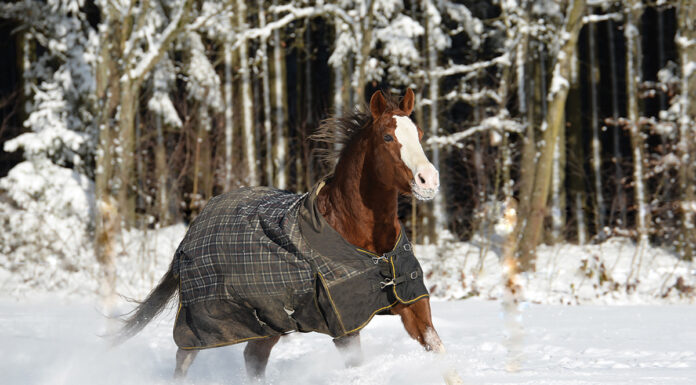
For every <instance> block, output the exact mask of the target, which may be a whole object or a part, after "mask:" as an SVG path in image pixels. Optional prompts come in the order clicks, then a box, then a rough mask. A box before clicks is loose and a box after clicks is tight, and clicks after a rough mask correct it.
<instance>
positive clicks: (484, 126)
mask: <svg viewBox="0 0 696 385" xmlns="http://www.w3.org/2000/svg"><path fill="white" fill-rule="evenodd" d="M524 127H525V126H524V125H523V124H520V123H519V122H517V121H515V120H512V119H510V118H508V117H507V113H500V114H498V115H496V116H491V117H488V118H486V119H483V120H482V121H481V122H480V123H479V124H478V125H476V126H473V127H470V128H468V129H466V130H464V131H460V132H455V133H454V134H450V135H441V136H431V137H430V138H429V139H428V140H427V141H426V142H425V144H426V145H428V146H431V147H432V146H439V147H442V146H457V145H459V142H461V141H462V140H464V139H466V138H468V137H470V136H472V135H474V134H477V133H479V132H485V131H495V132H497V133H499V134H501V133H503V132H514V133H522V132H523V131H524Z"/></svg>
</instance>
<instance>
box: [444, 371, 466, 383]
mask: <svg viewBox="0 0 696 385" xmlns="http://www.w3.org/2000/svg"><path fill="white" fill-rule="evenodd" d="M444 377H445V384H446V385H464V380H462V378H461V377H459V373H457V372H456V371H454V370H451V371H449V372H447V373H446V374H445V376H444Z"/></svg>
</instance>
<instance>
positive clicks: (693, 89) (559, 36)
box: [0, 0, 696, 297]
mask: <svg viewBox="0 0 696 385" xmlns="http://www.w3.org/2000/svg"><path fill="white" fill-rule="evenodd" d="M0 18H1V20H2V21H1V23H0V35H1V36H2V37H3V38H2V40H1V42H0V52H2V54H0V56H1V57H2V60H0V72H1V73H2V74H3V76H2V78H0V92H1V94H0V119H1V120H0V122H1V126H0V144H2V146H0V178H1V179H0V266H1V267H2V270H1V271H2V274H0V278H3V283H2V286H1V287H2V289H3V290H4V291H7V292H13V291H16V290H20V289H18V288H26V287H29V288H31V287H38V286H41V285H44V286H45V282H51V284H50V285H48V287H49V288H60V287H63V286H69V285H70V281H71V280H74V278H71V277H73V276H77V275H76V274H78V273H80V272H81V271H82V270H84V269H85V266H92V264H95V265H96V267H94V269H93V271H91V273H90V274H88V275H87V276H88V279H93V280H94V281H95V282H99V287H98V290H99V292H100V294H101V295H102V296H105V297H108V296H113V295H114V293H115V291H116V289H115V287H116V281H117V279H119V278H118V277H119V275H121V276H124V275H125V276H128V275H130V274H133V273H134V272H136V271H149V270H152V267H153V266H154V265H162V264H166V263H167V262H168V260H165V261H164V262H163V261H157V260H150V259H148V257H147V256H145V255H143V254H142V253H140V254H139V255H138V256H136V257H133V258H132V259H131V260H129V261H131V262H134V263H136V264H137V265H130V268H126V270H125V271H124V270H123V269H121V268H117V266H120V265H119V258H125V257H124V255H126V254H128V253H135V254H138V251H137V250H135V251H133V250H127V249H128V246H127V244H128V242H127V240H128V239H132V238H134V237H136V235H135V234H139V235H138V236H140V237H142V238H147V237H148V234H150V233H152V232H156V231H157V230H158V229H164V228H167V226H170V225H173V224H177V223H182V222H184V223H188V222H190V221H191V220H192V219H193V218H195V216H196V214H197V213H198V212H199V211H200V210H201V208H202V207H203V205H204V204H205V202H207V200H208V199H210V198H211V197H212V196H214V195H217V194H220V193H222V192H225V191H228V190H231V189H234V188H237V187H241V186H248V185H268V186H275V187H278V188H281V189H288V190H292V191H296V192H305V191H307V190H308V189H309V188H310V187H311V186H312V185H313V184H314V183H315V182H316V181H317V180H318V179H319V178H320V177H321V176H323V175H325V174H326V173H327V172H328V171H329V170H330V165H326V164H322V163H321V162H319V160H318V158H317V157H316V156H315V154H316V150H317V149H318V148H319V147H320V146H321V144H317V143H314V142H312V141H311V140H309V137H310V136H311V134H312V133H313V132H314V131H315V130H316V128H317V127H318V125H319V124H320V122H321V120H322V119H324V118H326V117H328V116H330V115H341V114H344V113H345V112H346V111H349V110H351V109H353V108H355V106H359V105H361V104H363V103H364V102H365V101H366V100H369V97H370V96H371V94H372V93H373V92H374V91H375V90H377V89H381V90H387V91H393V92H394V93H395V94H403V91H404V90H405V88H406V87H411V88H412V89H414V91H415V92H416V95H417V98H416V110H415V112H414V115H413V118H414V120H415V121H416V122H417V123H418V125H419V126H420V127H421V128H422V129H423V130H424V131H425V133H426V136H425V139H424V148H425V149H426V152H427V153H428V154H429V157H430V159H431V160H432V162H433V163H434V164H435V165H436V167H437V168H438V169H439V170H440V177H441V183H442V187H441V191H440V193H439V194H438V196H437V198H436V199H435V200H434V201H433V202H430V203H422V202H418V203H416V202H415V200H412V199H410V198H408V197H404V198H403V199H402V204H401V206H400V216H401V219H402V222H403V223H404V224H405V225H406V227H407V228H408V231H409V235H410V237H411V239H412V240H413V241H414V242H415V243H418V244H425V245H428V244H431V245H435V246H437V247H440V248H439V249H438V248H436V249H435V250H436V251H435V252H434V254H433V255H434V256H433V258H432V260H434V261H436V263H437V264H441V265H443V266H445V265H446V260H447V258H455V257H457V254H456V253H451V252H450V251H451V250H452V248H453V247H454V246H452V245H457V244H458V243H457V242H459V241H476V240H478V241H480V240H488V241H490V242H492V244H493V246H495V242H496V239H499V238H500V236H503V237H504V238H507V237H510V239H513V240H514V242H512V243H511V245H512V249H509V250H507V251H506V252H508V253H509V254H510V255H512V256H513V257H514V260H515V261H517V262H518V264H519V266H520V269H521V270H522V271H530V272H532V271H534V270H535V268H536V262H537V256H538V255H537V252H536V251H537V250H538V245H540V244H547V245H570V244H578V245H586V244H601V243H603V242H605V241H606V240H607V239H610V238H612V237H614V238H615V237H624V238H629V239H631V240H632V241H633V242H634V246H635V253H634V255H633V257H632V259H631V260H630V262H629V267H628V271H629V273H628V274H627V275H626V277H625V279H622V280H621V282H620V283H619V282H618V280H617V281H616V282H614V281H613V280H611V279H610V277H607V273H606V269H605V267H604V265H603V264H602V263H601V261H600V259H599V257H595V259H596V260H597V262H598V263H596V264H595V265H593V266H594V267H592V268H590V267H589V264H590V263H591V262H592V261H591V260H590V259H587V258H585V259H584V260H582V261H576V262H574V263H576V264H577V265H579V266H581V270H582V269H584V270H582V271H583V272H584V274H586V275H588V276H589V275H596V277H598V278H597V279H598V282H599V284H600V285H602V284H604V283H606V282H607V281H611V282H610V283H611V284H612V285H614V287H613V288H612V290H623V291H630V290H632V288H635V287H636V285H638V284H639V283H640V279H639V277H638V273H635V274H634V273H633V272H634V271H640V268H641V264H643V265H644V266H643V268H644V269H645V268H646V266H647V269H650V264H649V262H646V261H644V260H643V259H644V256H645V258H648V257H650V255H649V254H650V253H651V252H652V251H651V250H654V248H655V247H658V248H660V249H661V250H666V251H667V252H668V254H669V258H670V259H671V260H673V261H674V269H673V271H675V270H676V266H682V267H683V266H686V267H687V270H688V269H689V268H690V266H692V265H691V264H690V263H691V262H690V261H691V260H692V258H693V256H694V253H695V251H694V250H696V227H695V223H696V222H695V220H696V218H694V217H695V215H696V185H695V183H694V182H696V181H695V179H696V159H694V157H693V156H692V154H695V153H696V152H695V151H696V102H695V101H694V97H695V96H696V4H693V2H691V1H688V0H680V1H667V0H664V1H662V0H657V1H640V0H627V1H604V0H577V1H560V0H520V1H517V0H497V1H496V0H464V1H450V0H419V1H407V0H365V1H361V0H339V1H307V0H295V1H287V2H279V1H277V0H272V1H267V0H258V1H253V2H251V1H247V2H245V1H242V0H234V1H233V0H226V1H210V0H197V1H193V0H169V1H159V0H141V1H135V0H132V1H129V0H117V1H106V0H48V1H39V0H21V1H14V2H8V3H4V4H2V5H0ZM512 198H514V199H512ZM511 202H519V203H518V204H517V205H516V221H512V222H510V223H504V222H505V221H506V220H509V218H508V217H506V216H505V215H504V213H505V212H506V211H505V210H506V209H509V208H510V207H511V206H514V203H511ZM501 223H502V224H504V225H507V228H506V227H505V226H500V225H501ZM499 243H500V242H499ZM174 247H175V245H174ZM493 248H495V247H493ZM646 254H647V255H646ZM153 258H154V257H153ZM164 258H165V259H166V258H171V255H169V257H164ZM653 260H654V259H653ZM648 261H650V259H649V258H648ZM680 264H682V265H680ZM42 266H43V267H42ZM46 266H49V267H50V268H46ZM670 266H672V265H670ZM461 274H462V275H461V280H462V281H464V280H465V277H464V273H463V272H462V273H461ZM153 277H155V275H153ZM602 277H604V278H602ZM680 278H682V280H681V283H680V281H679V279H678V278H677V276H676V275H674V274H672V275H671V276H670V280H669V281H667V280H665V285H662V288H661V290H660V292H659V293H657V294H659V295H663V294H665V290H667V289H669V290H671V288H674V289H676V290H675V291H678V292H680V293H681V294H684V295H688V296H690V295H691V294H693V286H690V285H689V282H691V281H693V279H694V278H693V274H692V276H691V277H686V276H685V277H680ZM152 279H156V277H155V278H151V279H150V281H152ZM673 280H676V283H674V284H673V285H672V283H673V282H672V281H673ZM22 290H23V289H22ZM669 290H667V291H669Z"/></svg>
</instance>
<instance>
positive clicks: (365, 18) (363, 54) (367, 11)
mask: <svg viewBox="0 0 696 385" xmlns="http://www.w3.org/2000/svg"><path fill="white" fill-rule="evenodd" d="M376 3H377V1H375V0H372V1H369V2H367V8H364V6H365V3H362V6H361V7H360V8H361V9H360V10H359V11H358V12H360V21H359V23H360V25H359V26H356V27H355V29H354V31H357V32H358V33H357V34H356V36H355V38H356V40H357V41H358V44H360V47H359V48H358V50H357V51H358V52H357V54H356V55H355V67H356V68H355V71H354V72H353V85H354V87H355V95H356V99H357V102H358V103H359V104H360V103H365V102H367V100H365V77H366V73H367V62H368V59H369V57H370V50H371V49H372V30H373V25H372V20H373V19H374V9H375V4H376Z"/></svg>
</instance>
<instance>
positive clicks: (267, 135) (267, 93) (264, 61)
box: [258, 0, 274, 186]
mask: <svg viewBox="0 0 696 385" xmlns="http://www.w3.org/2000/svg"><path fill="white" fill-rule="evenodd" d="M258 4H259V28H264V27H265V26H266V13H265V12H264V0H258ZM259 45H260V46H259V50H260V51H261V83H262V87H263V132H264V139H265V141H266V156H265V162H264V164H265V169H266V172H265V173H266V185H268V186H272V185H273V182H274V178H273V155H272V154H273V131H272V127H271V86H270V80H269V70H268V47H267V44H266V38H265V37H262V38H261V41H260V43H259Z"/></svg>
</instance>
